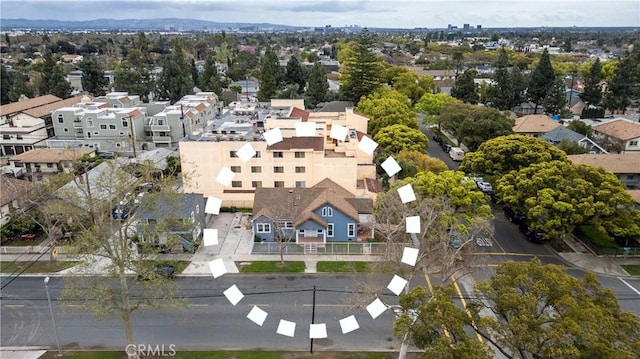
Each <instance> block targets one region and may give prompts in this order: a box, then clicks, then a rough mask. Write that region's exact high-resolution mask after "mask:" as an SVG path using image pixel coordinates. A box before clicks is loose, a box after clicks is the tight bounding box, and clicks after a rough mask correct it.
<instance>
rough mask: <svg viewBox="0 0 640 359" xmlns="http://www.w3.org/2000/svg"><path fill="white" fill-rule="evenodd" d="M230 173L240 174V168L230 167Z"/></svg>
mask: <svg viewBox="0 0 640 359" xmlns="http://www.w3.org/2000/svg"><path fill="white" fill-rule="evenodd" d="M231 172H233V173H240V172H242V168H241V167H240V166H231Z"/></svg>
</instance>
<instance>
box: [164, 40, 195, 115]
mask: <svg viewBox="0 0 640 359" xmlns="http://www.w3.org/2000/svg"><path fill="white" fill-rule="evenodd" d="M193 86H194V83H193V79H192V76H191V66H190V65H189V62H187V59H186V54H185V52H184V50H183V48H182V45H181V44H180V43H179V42H178V43H176V44H175V46H174V47H173V51H172V52H171V54H169V55H167V56H166V57H165V58H164V61H163V64H162V72H161V73H160V76H158V80H157V90H158V97H159V98H160V99H163V100H169V101H171V103H174V102H176V101H178V100H180V99H181V98H182V97H183V96H185V95H188V94H191V93H193Z"/></svg>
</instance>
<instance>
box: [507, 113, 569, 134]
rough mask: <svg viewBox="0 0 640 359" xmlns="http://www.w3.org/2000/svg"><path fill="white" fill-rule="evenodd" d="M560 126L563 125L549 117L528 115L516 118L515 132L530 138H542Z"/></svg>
mask: <svg viewBox="0 0 640 359" xmlns="http://www.w3.org/2000/svg"><path fill="white" fill-rule="evenodd" d="M559 126H561V125H560V124H559V123H558V122H557V121H554V120H552V119H551V118H550V117H549V116H546V115H527V116H522V117H518V118H516V124H515V125H514V126H513V132H514V133H516V134H519V135H525V136H528V137H540V136H542V135H544V134H545V133H547V132H549V131H551V130H553V129H554V128H556V127H559Z"/></svg>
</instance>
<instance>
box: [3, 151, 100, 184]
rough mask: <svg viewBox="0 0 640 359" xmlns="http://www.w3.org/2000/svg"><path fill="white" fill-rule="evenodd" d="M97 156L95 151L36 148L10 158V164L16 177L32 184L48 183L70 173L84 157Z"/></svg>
mask: <svg viewBox="0 0 640 359" xmlns="http://www.w3.org/2000/svg"><path fill="white" fill-rule="evenodd" d="M85 155H87V156H90V157H93V156H95V150H94V149H85V148H78V149H52V148H36V149H33V150H31V151H28V152H25V153H22V154H19V155H17V156H13V157H11V158H9V164H10V165H11V168H12V170H13V171H14V173H15V174H16V175H20V174H22V176H23V177H24V178H25V179H27V180H29V181H31V182H42V181H46V180H47V178H48V177H51V176H53V175H55V174H57V173H60V172H65V173H69V172H71V171H72V170H73V163H74V162H75V161H77V160H78V159H80V158H81V157H82V156H85Z"/></svg>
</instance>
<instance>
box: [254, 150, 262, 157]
mask: <svg viewBox="0 0 640 359" xmlns="http://www.w3.org/2000/svg"><path fill="white" fill-rule="evenodd" d="M254 157H255V158H260V157H262V156H261V155H260V151H256V155H255V156H254Z"/></svg>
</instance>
